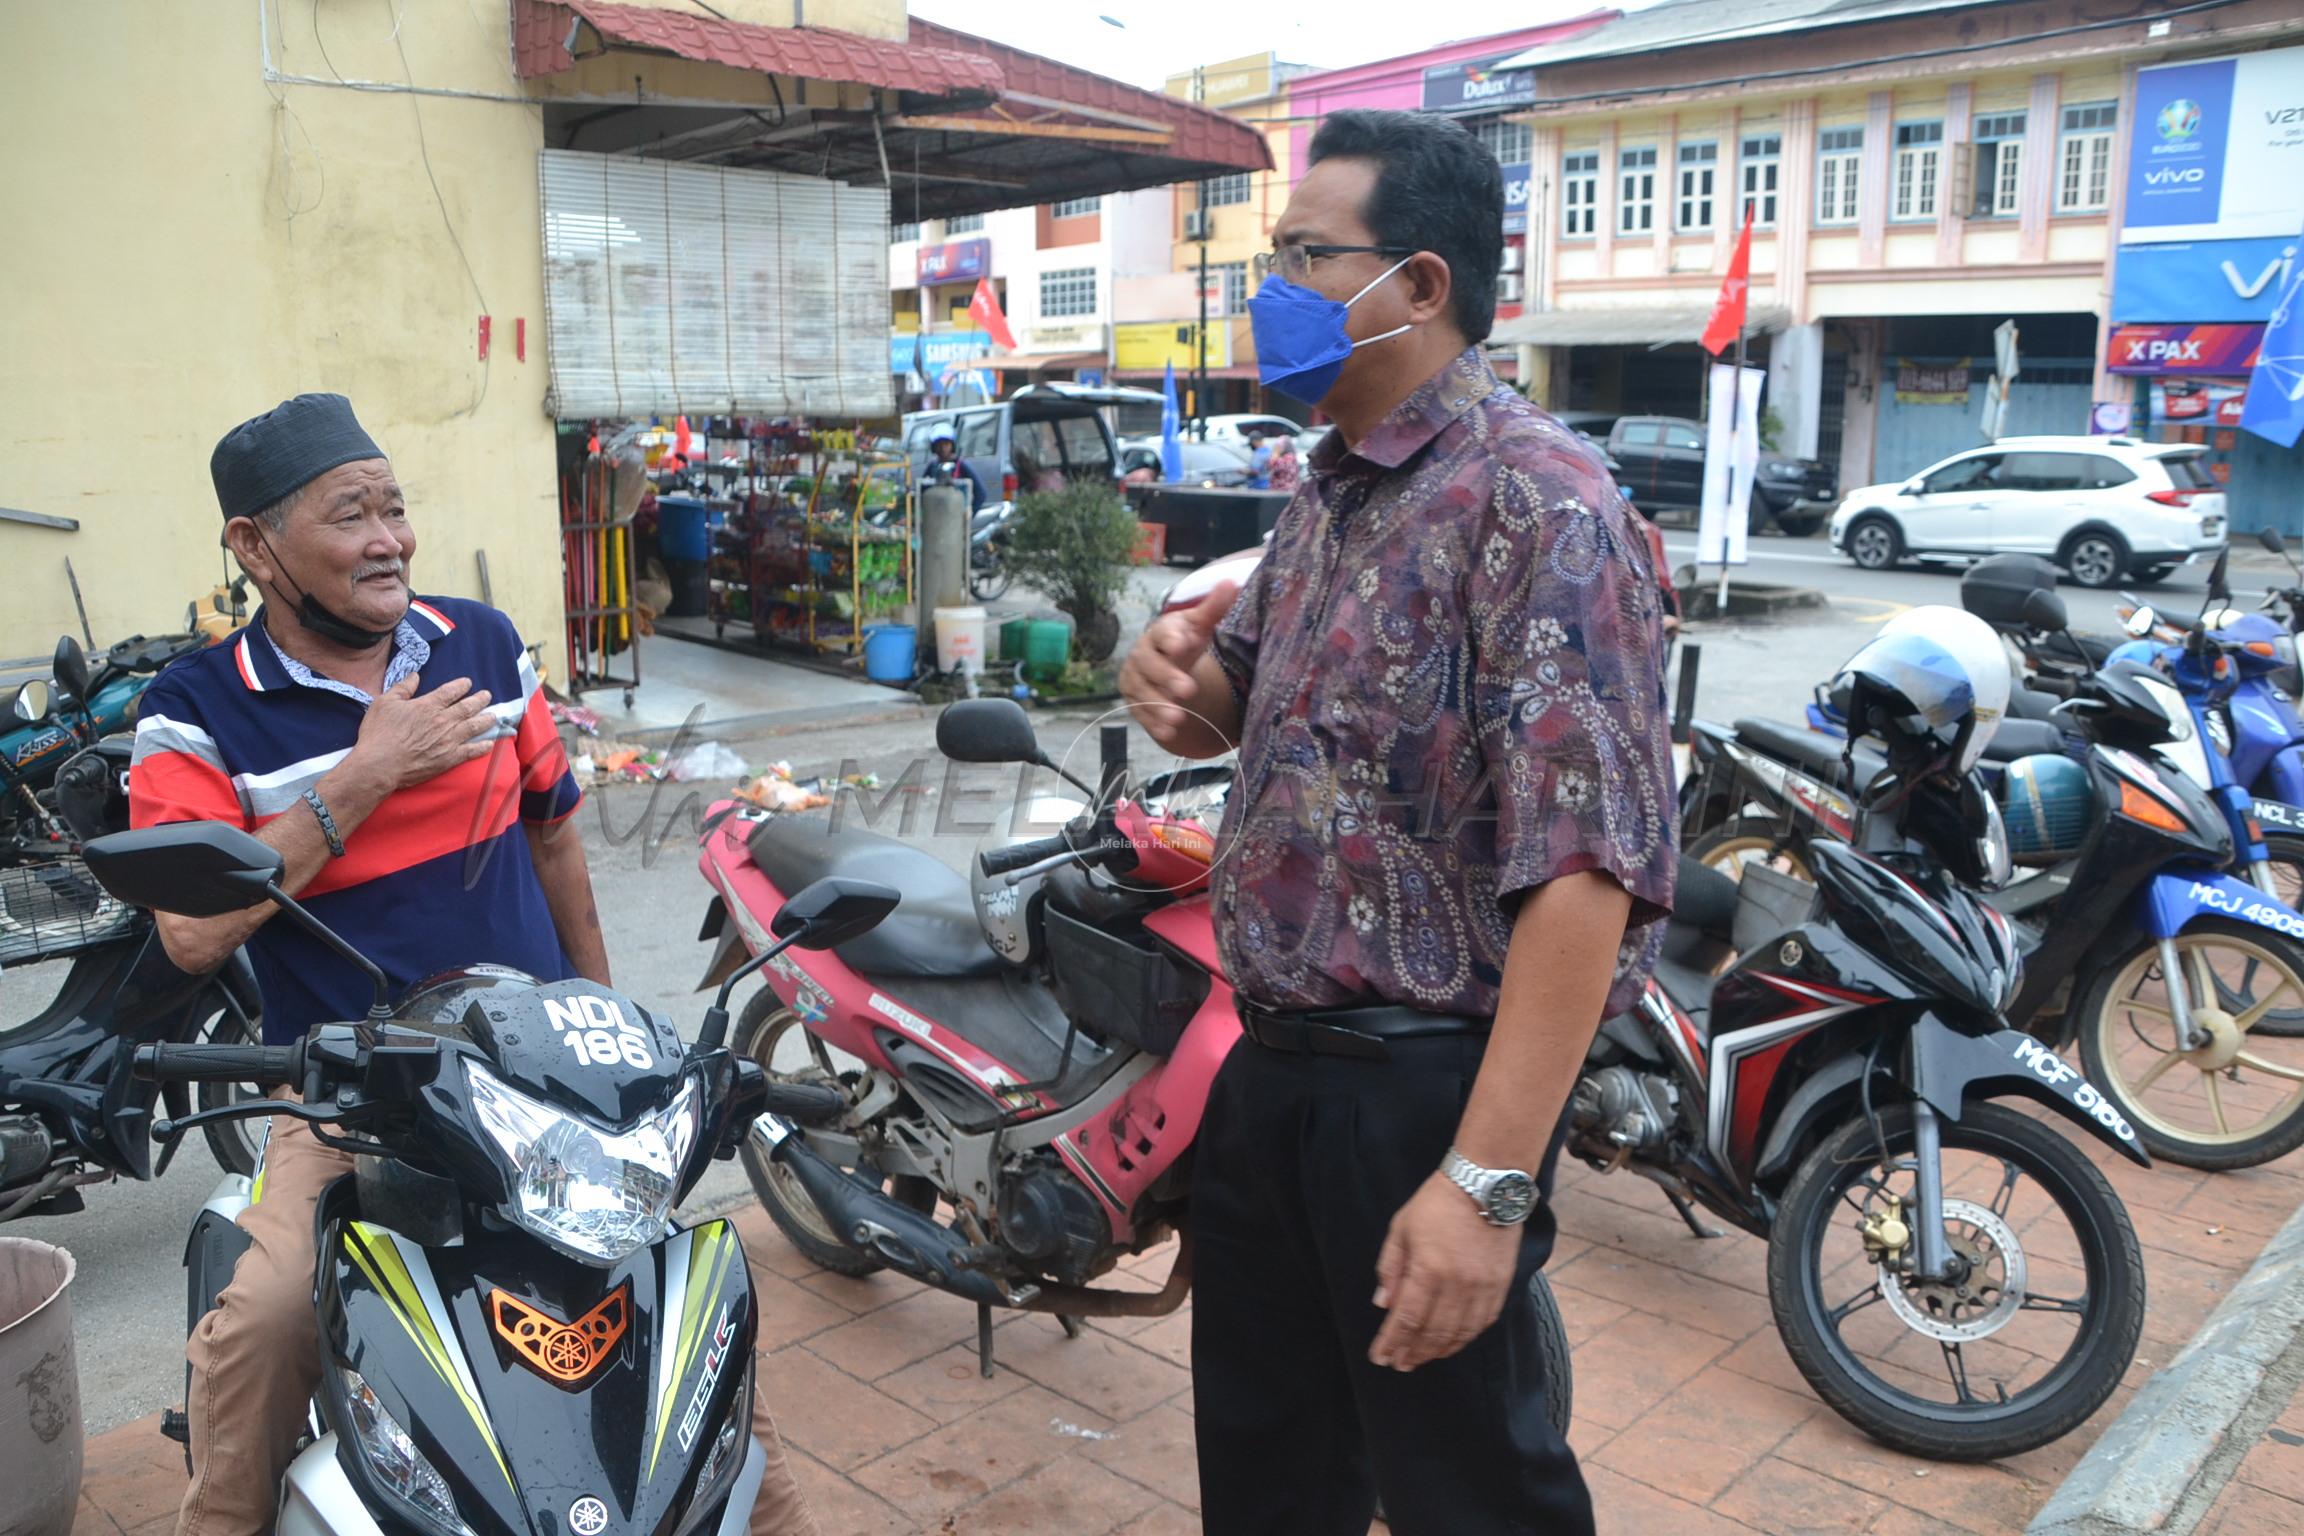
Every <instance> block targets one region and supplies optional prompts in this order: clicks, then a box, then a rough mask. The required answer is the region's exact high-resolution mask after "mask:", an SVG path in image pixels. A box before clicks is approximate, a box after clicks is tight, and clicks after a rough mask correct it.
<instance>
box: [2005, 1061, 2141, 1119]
mask: <svg viewBox="0 0 2304 1536" xmlns="http://www.w3.org/2000/svg"><path fill="white" fill-rule="evenodd" d="M2016 1060H2017V1063H2018V1064H2019V1065H2021V1066H2024V1067H2028V1068H2030V1069H2031V1071H2032V1075H2033V1076H2034V1077H2037V1078H2038V1079H2040V1081H2042V1082H2044V1083H2046V1084H2047V1085H2048V1086H2049V1087H2051V1088H2062V1087H2063V1086H2064V1085H2065V1084H2066V1083H2070V1084H2072V1085H2073V1087H2072V1094H2071V1098H2072V1102H2073V1103H2074V1104H2076V1105H2078V1106H2079V1107H2080V1108H2081V1109H2082V1110H2083V1111H2085V1112H2086V1113H2087V1115H2088V1117H2089V1118H2090V1119H2091V1120H2094V1121H2095V1122H2096V1123H2097V1124H2098V1125H2101V1126H2102V1127H2104V1129H2106V1130H2108V1131H2110V1132H2111V1133H2112V1134H2113V1135H2115V1136H2117V1137H2119V1138H2120V1139H2121V1140H2122V1141H2127V1142H2133V1141H2134V1140H2135V1139H2136V1128H2135V1127H2134V1126H2132V1125H2130V1124H2129V1123H2128V1121H2127V1118H2126V1117H2125V1116H2123V1115H2122V1114H2121V1113H2120V1111H2118V1110H2117V1109H2114V1108H2113V1107H2112V1101H2111V1100H2109V1099H2107V1098H2105V1097H2104V1095H2102V1094H2101V1093H2098V1092H2097V1091H2096V1088H2095V1085H2094V1084H2092V1083H2090V1082H2088V1081H2087V1080H2086V1079H2085V1078H2083V1077H2081V1075H2080V1073H2079V1070H2078V1069H2077V1068H2075V1067H2074V1066H2072V1064H2071V1063H2069V1062H2067V1061H2066V1060H2064V1058H2063V1057H2061V1056H2059V1055H2057V1054H2056V1053H2055V1052H2054V1051H2052V1050H2050V1049H2048V1047H2046V1046H2044V1045H2042V1044H2041V1043H2040V1042H2039V1041H2037V1040H2034V1039H2030V1038H2029V1037H2027V1038H2026V1039H2023V1040H2019V1041H2018V1042H2017V1043H2016Z"/></svg>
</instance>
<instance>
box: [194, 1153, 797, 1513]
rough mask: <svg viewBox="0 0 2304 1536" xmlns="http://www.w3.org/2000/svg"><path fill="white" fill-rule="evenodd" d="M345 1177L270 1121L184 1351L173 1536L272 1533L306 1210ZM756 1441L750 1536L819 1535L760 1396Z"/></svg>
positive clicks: (306, 1240) (308, 1236)
mask: <svg viewBox="0 0 2304 1536" xmlns="http://www.w3.org/2000/svg"><path fill="white" fill-rule="evenodd" d="M351 1171H352V1159H351V1158H350V1157H349V1156H347V1155H346V1154H344V1153H342V1152H339V1151H337V1150H336V1149H335V1148H333V1147H327V1146H323V1145H321V1143H320V1142H319V1141H317V1140H315V1139H314V1137H313V1135H312V1132H311V1130H310V1129H309V1128H308V1127H307V1126H306V1125H305V1124H304V1123H303V1122H302V1121H300V1120H290V1119H287V1118H285V1117H283V1118H279V1119H275V1120H274V1121H273V1122H272V1136H271V1142H270V1145H269V1146H267V1147H266V1149H265V1153H264V1167H263V1172H262V1174H261V1175H260V1183H259V1185H258V1191H257V1192H258V1197H259V1198H258V1199H257V1201H256V1203H255V1204H254V1205H251V1206H250V1207H249V1208H248V1209H247V1210H245V1211H243V1212H241V1214H240V1227H241V1230H242V1231H244V1232H246V1233H247V1234H248V1236H249V1239H250V1243H249V1247H248V1250H247V1252H245V1253H243V1254H242V1255H241V1256H240V1262H239V1264H238V1266H237V1267H236V1268H234V1270H233V1271H232V1283H231V1284H229V1285H227V1286H226V1287H225V1288H224V1294H223V1296H222V1298H221V1299H220V1300H219V1301H218V1303H217V1304H216V1306H215V1308H214V1309H213V1310H212V1311H210V1312H209V1313H208V1315H207V1316H206V1317H204V1318H202V1319H201V1320H200V1326H199V1327H197V1328H195V1329H193V1330H192V1339H191V1342H190V1343H189V1344H188V1345H187V1346H186V1347H185V1357H186V1358H187V1359H189V1360H190V1361H191V1362H192V1390H191V1397H190V1401H189V1403H188V1404H187V1405H186V1412H187V1414H188V1415H189V1417H190V1419H191V1429H192V1486H191V1487H190V1488H188V1489H187V1490H186V1491H185V1494H184V1503H183V1505H182V1506H181V1507H180V1508H179V1509H178V1511H177V1515H176V1530H177V1536H262V1533H264V1532H267V1531H269V1530H271V1529H272V1517H273V1514H274V1512H275V1505H276V1499H277V1496H278V1490H279V1487H280V1478H281V1475H282V1474H283V1473H285V1472H286V1471H287V1470H288V1462H289V1460H290V1457H291V1456H292V1454H293V1453H294V1451H295V1448H296V1441H297V1438H298V1437H299V1435H301V1433H302V1432H303V1428H304V1416H305V1405H306V1404H307V1403H308V1402H310V1401H311V1398H312V1393H313V1391H314V1390H315V1389H316V1388H317V1387H318V1386H319V1384H320V1338H319V1330H318V1328H317V1327H316V1326H315V1325H314V1322H313V1317H312V1273H313V1269H314V1267H315V1265H316V1264H317V1262H318V1259H317V1256H316V1255H315V1254H314V1253H313V1251H312V1210H313V1207H314V1206H315V1205H316V1204H317V1203H318V1202H319V1199H320V1192H321V1191H322V1190H324V1189H326V1188H327V1187H328V1186H329V1185H330V1184H331V1183H333V1182H334V1181H335V1180H337V1179H338V1178H340V1177H342V1176H343V1175H344V1174H347V1173H349V1172H351ZM752 1432H753V1434H754V1435H755V1436H757V1437H758V1438H759V1441H760V1444H761V1448H762V1449H763V1450H765V1451H766V1452H767V1454H768V1472H767V1476H766V1477H765V1478H764V1479H763V1480H762V1481H761V1484H760V1496H759V1499H758V1501H757V1502H756V1503H755V1504H754V1505H753V1507H752V1536H817V1529H816V1521H815V1519H814V1517H813V1516H811V1515H810V1514H809V1513H808V1506H807V1503H806V1501H805V1500H803V1499H802V1498H801V1497H800V1489H799V1486H798V1485H797V1484H796V1483H794V1482H793V1480H792V1469H791V1467H790V1465H789V1464H788V1463H787V1462H786V1460H785V1456H784V1442H783V1440H782V1439H781V1438H779V1437H778V1435H777V1433H776V1424H775V1421H774V1420H773V1419H771V1418H770V1417H769V1415H768V1408H767V1405H766V1403H765V1401H764V1400H763V1398H762V1397H760V1396H757V1395H756V1396H755V1397H754V1399H753V1405H752Z"/></svg>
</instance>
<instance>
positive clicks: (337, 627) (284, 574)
mask: <svg viewBox="0 0 2304 1536" xmlns="http://www.w3.org/2000/svg"><path fill="white" fill-rule="evenodd" d="M257 538H258V539H259V540H261V541H262V543H263V545H264V552H265V553H266V554H268V555H270V556H271V557H272V566H273V569H275V570H277V571H278V572H279V573H280V579H281V580H282V581H284V582H286V583H287V584H288V585H289V587H291V588H292V589H294V591H295V593H296V599H297V601H296V617H297V618H298V619H299V620H301V621H302V622H303V625H304V627H305V628H306V629H308V630H310V631H312V633H314V634H316V635H318V636H319V637H320V638H321V639H323V640H328V641H332V642H334V643H335V644H337V645H340V646H343V647H344V648H345V649H346V650H348V651H372V650H374V649H376V647H378V646H380V645H382V644H384V642H386V641H387V640H390V639H391V638H392V634H393V631H392V630H389V629H362V628H360V627H359V626H358V625H357V624H352V623H348V622H347V621H345V620H344V619H341V618H339V617H337V616H336V615H335V614H333V613H331V612H329V611H328V610H327V609H326V608H324V607H322V606H321V605H320V600H319V599H318V598H316V597H314V596H313V595H312V594H311V593H309V592H307V591H305V590H304V586H303V583H301V582H299V581H297V580H296V578H294V577H293V576H290V575H289V574H288V567H287V564H286V563H285V562H283V561H282V560H281V558H280V551H278V550H276V549H274V548H273V547H272V541H271V540H270V539H266V538H264V536H263V535H262V534H258V535H257Z"/></svg>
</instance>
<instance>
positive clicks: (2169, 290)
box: [2112, 214, 2304, 325]
mask: <svg viewBox="0 0 2304 1536" xmlns="http://www.w3.org/2000/svg"><path fill="white" fill-rule="evenodd" d="M2299 216H2300V217H2304V214H2300V215H2299ZM2300 247H2304V241H2300V240H2298V239H2297V238H2296V237H2295V236H2294V235H2290V236H2288V237H2286V238H2284V239H2283V238H2278V237H2275V238H2272V239H2261V240H2190V241H2179V242H2170V243H2167V244H2159V245H2124V246H2122V247H2121V248H2120V251H2119V254H2118V255H2117V256H2116V257H2115V258H2114V262H2115V265H2114V267H2113V269H2112V270H2113V278H2112V320H2113V323H2114V324H2117V325H2132V324H2150V323H2154V322H2163V321H2171V320H2192V321H2221V322H2223V323H2226V324H2247V323H2253V324H2256V325H2262V324H2264V323H2265V322H2266V321H2268V320H2270V319H2271V318H2272V310H2273V308H2274V306H2276V305H2277V304H2278V303H2279V302H2280V295H2281V293H2282V292H2284V291H2285V290H2286V289H2287V287H2288V279H2289V277H2290V275H2291V274H2292V273H2293V272H2294V271H2295V262H2296V256H2297V252H2298V250H2299V248H2300Z"/></svg>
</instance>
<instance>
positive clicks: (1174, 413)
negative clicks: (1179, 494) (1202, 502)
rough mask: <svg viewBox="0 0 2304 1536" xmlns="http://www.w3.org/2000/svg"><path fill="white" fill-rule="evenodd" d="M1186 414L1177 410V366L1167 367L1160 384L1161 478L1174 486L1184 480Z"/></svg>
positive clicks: (1169, 365) (1170, 365) (1171, 364)
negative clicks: (1184, 417) (1184, 419)
mask: <svg viewBox="0 0 2304 1536" xmlns="http://www.w3.org/2000/svg"><path fill="white" fill-rule="evenodd" d="M1183 416H1184V413H1183V412H1182V411H1180V410H1178V409H1177V408H1176V365H1175V364H1174V363H1173V362H1171V363H1169V364H1167V365H1166V374H1165V377H1164V378H1163V379H1162V380H1161V384H1160V478H1161V479H1162V480H1165V481H1166V482H1167V483H1168V484H1170V485H1174V484H1175V483H1176V482H1177V481H1179V480H1181V479H1183V478H1184V437H1183V432H1184V422H1183Z"/></svg>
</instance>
